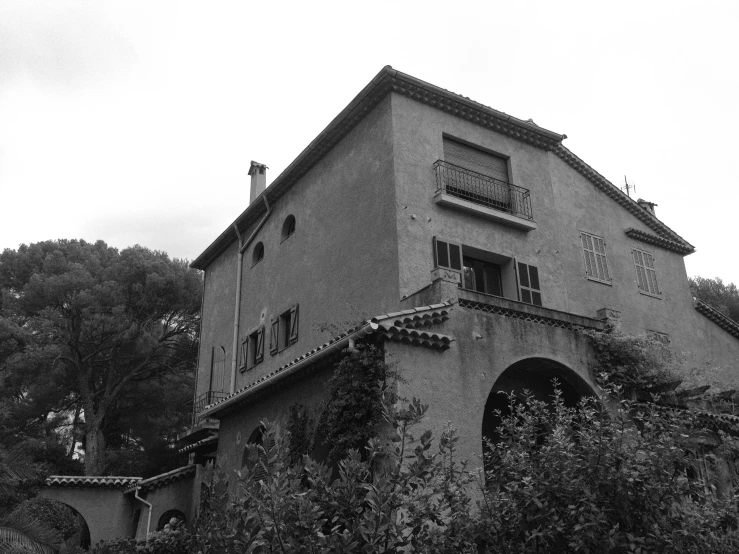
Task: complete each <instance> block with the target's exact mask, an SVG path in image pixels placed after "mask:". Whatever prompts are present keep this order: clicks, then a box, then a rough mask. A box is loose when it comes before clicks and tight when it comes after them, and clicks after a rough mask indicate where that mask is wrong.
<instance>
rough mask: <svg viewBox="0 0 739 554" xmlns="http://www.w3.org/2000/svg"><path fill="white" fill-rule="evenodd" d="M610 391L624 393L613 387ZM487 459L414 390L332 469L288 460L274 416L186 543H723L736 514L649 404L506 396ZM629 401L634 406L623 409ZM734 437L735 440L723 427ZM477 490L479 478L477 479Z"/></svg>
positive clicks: (738, 540)
mask: <svg viewBox="0 0 739 554" xmlns="http://www.w3.org/2000/svg"><path fill="white" fill-rule="evenodd" d="M611 390H612V392H614V393H615V392H617V391H616V390H615V389H611ZM509 403H510V406H509V407H510V415H509V416H506V417H503V419H502V424H501V430H500V435H501V440H500V441H499V442H497V443H495V444H490V445H489V456H490V457H491V459H490V460H489V462H490V466H489V467H490V468H491V469H490V470H489V471H488V472H487V473H486V474H483V473H481V472H480V471H468V470H467V467H466V465H465V464H464V463H461V462H460V461H459V460H458V459H457V454H456V444H457V435H456V432H455V431H454V429H453V428H451V427H448V428H447V430H446V431H445V432H444V433H443V434H442V436H441V437H440V439H439V446H438V451H437V452H434V451H433V441H432V436H431V433H430V432H428V431H426V432H424V433H422V434H421V435H420V436H419V437H418V438H417V439H416V438H414V436H413V435H412V433H411V428H412V427H413V426H414V425H415V424H417V423H418V422H419V421H420V419H421V418H422V417H423V415H424V414H425V412H426V406H424V405H422V404H421V403H420V402H418V401H417V400H414V401H413V402H412V403H411V404H410V405H409V406H407V407H405V408H398V409H395V410H389V409H386V410H385V411H384V415H385V420H386V422H387V423H388V424H389V425H390V426H391V428H393V429H394V431H395V433H394V434H393V436H392V437H389V438H387V439H385V440H384V441H383V440H379V439H377V438H372V439H370V440H369V441H368V443H367V446H366V453H365V455H364V456H362V455H360V453H359V452H358V451H357V450H350V451H349V453H348V455H347V456H346V457H345V458H344V459H343V460H341V462H340V463H339V472H338V475H337V476H336V478H335V479H333V480H332V475H331V474H332V472H331V470H330V469H329V468H327V467H326V466H324V465H322V464H319V463H316V462H315V461H313V460H312V459H311V458H310V457H308V456H304V457H303V459H302V460H300V461H299V462H297V463H293V462H291V459H290V455H289V449H288V446H287V444H286V441H285V440H284V439H283V438H281V436H280V433H279V429H278V428H276V427H275V426H274V425H271V424H269V423H265V429H266V431H265V433H266V435H267V438H266V439H265V440H264V441H263V444H262V445H253V446H252V448H254V449H255V450H256V451H257V455H255V456H252V457H250V459H251V460H252V462H251V464H250V465H247V466H246V468H245V471H244V472H243V473H239V474H238V477H239V479H238V481H237V482H236V483H235V484H231V485H229V482H228V477H227V475H226V474H224V473H223V472H221V471H219V470H216V471H215V472H214V477H213V479H212V481H211V482H209V483H208V484H207V486H206V488H205V490H204V492H203V495H202V505H201V510H200V516H199V519H198V521H197V522H196V524H195V526H194V529H193V532H192V542H191V543H190V547H189V548H190V552H193V553H195V552H197V553H201V554H211V553H221V552H224V553H225V552H255V553H256V552H316V553H328V552H368V553H375V552H377V553H379V552H397V551H405V552H430V553H436V552H439V553H441V552H462V553H464V552H475V553H477V552H491V553H492V552H496V553H497V552H505V553H514V552H515V553H534V552H577V553H580V552H582V553H585V552H598V553H601V552H604V553H619V554H620V553H627V552H640V553H647V552H648V553H703V552H712V553H713V552H716V553H727V554H728V553H729V552H736V551H737V548H739V532H737V526H738V524H739V513H737V508H736V505H735V502H734V498H733V497H728V498H722V497H720V496H718V495H716V494H714V493H713V491H712V490H711V488H710V485H708V484H707V483H705V482H703V481H701V480H700V479H688V478H687V475H688V474H691V469H692V468H693V464H694V463H695V462H694V461H693V458H692V457H691V449H693V448H694V446H695V443H694V442H691V441H692V439H691V438H690V435H689V434H687V433H686V429H687V428H692V427H693V426H694V425H695V424H696V422H695V421H694V419H693V417H692V415H690V413H687V412H686V414H685V415H684V417H682V418H677V419H676V418H675V417H674V416H673V415H669V416H665V415H663V412H661V411H657V410H653V409H652V407H651V406H650V405H637V404H634V403H630V402H622V403H618V402H617V403H615V404H611V405H610V406H608V405H607V404H602V403H601V401H600V400H598V399H595V398H586V399H584V400H583V401H582V403H581V405H580V406H579V407H577V408H568V407H566V406H565V404H564V402H563V400H562V395H561V392H560V391H559V390H558V389H557V390H556V392H555V398H554V399H553V402H552V403H550V404H548V403H544V402H539V401H537V400H535V399H534V398H533V397H531V396H526V397H524V399H523V400H522V401H521V400H517V399H516V398H515V397H514V396H513V395H511V396H509ZM627 413H628V417H627ZM726 440H733V439H729V438H726ZM475 489H477V490H476V491H475Z"/></svg>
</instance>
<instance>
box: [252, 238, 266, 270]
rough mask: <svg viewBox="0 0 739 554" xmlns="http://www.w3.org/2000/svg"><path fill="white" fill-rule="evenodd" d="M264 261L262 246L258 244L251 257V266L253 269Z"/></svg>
mask: <svg viewBox="0 0 739 554" xmlns="http://www.w3.org/2000/svg"><path fill="white" fill-rule="evenodd" d="M263 259H264V244H263V243H261V242H258V243H257V245H256V246H255V247H254V252H253V253H252V256H251V266H252V267H254V266H255V265H257V264H258V263H259V262H261V261H262V260H263Z"/></svg>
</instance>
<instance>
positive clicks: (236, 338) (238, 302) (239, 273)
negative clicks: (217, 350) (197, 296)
mask: <svg viewBox="0 0 739 554" xmlns="http://www.w3.org/2000/svg"><path fill="white" fill-rule="evenodd" d="M262 200H264V205H265V207H266V208H267V213H265V214H264V217H262V220H261V221H260V222H259V224H258V225H257V227H256V229H254V231H253V232H252V234H251V235H249V238H248V239H246V241H244V239H243V236H242V235H241V233H240V232H239V228H238V226H237V225H236V223H234V231H235V232H236V236H237V237H238V238H239V254H238V256H237V258H236V304H235V306H234V336H233V353H232V354H231V387H230V391H229V392H230V393H231V394H233V393H234V391H235V390H236V364H237V360H238V352H239V316H240V315H241V284H242V283H241V281H242V269H241V266H242V265H243V262H244V251H245V250H246V249H247V248H248V247H249V245H250V244H251V241H253V240H254V237H256V236H257V233H258V232H259V230H260V229H261V228H262V226H263V225H264V224H265V222H266V221H267V219H268V218H269V216H270V215H271V214H272V207H271V206H270V205H269V200H267V194H266V193H262Z"/></svg>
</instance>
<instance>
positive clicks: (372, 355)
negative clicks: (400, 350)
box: [314, 344, 391, 463]
mask: <svg viewBox="0 0 739 554" xmlns="http://www.w3.org/2000/svg"><path fill="white" fill-rule="evenodd" d="M390 377H391V375H390V371H389V370H388V367H387V364H386V363H385V358H384V355H383V352H382V350H381V349H380V347H378V346H376V345H373V344H360V345H358V346H357V347H356V348H354V349H353V350H350V349H346V350H345V351H344V352H343V353H342V356H341V359H340V360H339V362H338V363H337V364H336V366H335V368H334V373H333V376H332V377H331V379H329V381H328V388H329V394H328V401H327V403H326V405H325V407H324V409H323V412H322V413H321V416H320V418H319V420H318V426H317V428H316V433H315V437H314V448H315V449H318V448H320V447H321V446H323V445H330V450H329V452H328V461H329V462H330V463H334V462H338V461H339V460H341V459H343V458H344V457H345V456H346V454H347V453H348V452H349V450H351V449H359V450H360V451H363V449H364V448H363V447H364V445H365V444H366V443H367V441H368V440H369V439H370V438H372V437H374V436H377V434H378V431H379V427H380V424H381V422H382V397H383V394H385V393H386V392H387V382H388V379H389V378H390Z"/></svg>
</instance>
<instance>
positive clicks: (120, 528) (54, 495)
mask: <svg viewBox="0 0 739 554" xmlns="http://www.w3.org/2000/svg"><path fill="white" fill-rule="evenodd" d="M39 495H40V496H43V497H45V498H51V499H52V500H57V501H58V502H62V503H64V504H67V505H68V506H71V507H72V508H74V509H75V510H77V512H79V513H80V515H81V516H82V517H83V518H84V520H85V523H87V527H88V528H89V530H90V545H91V546H95V545H96V544H97V543H98V542H100V541H109V540H112V539H116V538H120V537H131V536H133V508H132V505H131V502H130V501H129V498H128V497H127V496H126V495H124V494H123V492H122V491H120V490H117V489H107V488H76V487H75V488H62V487H45V488H42V489H41V490H40V491H39Z"/></svg>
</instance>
